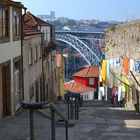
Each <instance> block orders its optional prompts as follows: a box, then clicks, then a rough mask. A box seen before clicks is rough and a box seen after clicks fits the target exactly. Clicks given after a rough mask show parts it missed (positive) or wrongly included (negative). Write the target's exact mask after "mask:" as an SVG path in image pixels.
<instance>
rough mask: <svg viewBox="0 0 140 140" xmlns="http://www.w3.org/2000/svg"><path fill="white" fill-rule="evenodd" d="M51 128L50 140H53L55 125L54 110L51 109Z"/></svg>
mask: <svg viewBox="0 0 140 140" xmlns="http://www.w3.org/2000/svg"><path fill="white" fill-rule="evenodd" d="M51 125H52V126H51V127H52V140H55V129H56V124H55V110H54V109H51Z"/></svg>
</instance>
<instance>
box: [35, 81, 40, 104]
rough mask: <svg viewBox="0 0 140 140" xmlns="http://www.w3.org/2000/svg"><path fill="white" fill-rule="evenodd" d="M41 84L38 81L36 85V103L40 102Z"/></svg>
mask: <svg viewBox="0 0 140 140" xmlns="http://www.w3.org/2000/svg"><path fill="white" fill-rule="evenodd" d="M38 86H39V84H38V81H37V82H36V84H35V87H36V102H39V88H38Z"/></svg>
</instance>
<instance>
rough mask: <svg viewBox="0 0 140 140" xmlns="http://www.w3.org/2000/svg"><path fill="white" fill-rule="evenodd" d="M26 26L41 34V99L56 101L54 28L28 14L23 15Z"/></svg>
mask: <svg viewBox="0 0 140 140" xmlns="http://www.w3.org/2000/svg"><path fill="white" fill-rule="evenodd" d="M24 21H25V22H26V24H27V25H29V26H32V27H33V28H35V29H37V30H40V31H41V32H42V34H43V35H42V46H43V51H42V53H43V58H42V59H43V94H44V95H43V99H44V100H47V99H49V100H55V99H56V63H55V56H56V44H55V36H54V27H53V26H52V25H51V24H49V23H47V22H45V21H43V20H41V19H39V18H38V17H36V16H34V15H33V14H31V13H30V12H27V13H26V14H25V20H24Z"/></svg>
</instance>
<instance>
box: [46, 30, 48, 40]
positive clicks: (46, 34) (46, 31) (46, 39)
mask: <svg viewBox="0 0 140 140" xmlns="http://www.w3.org/2000/svg"><path fill="white" fill-rule="evenodd" d="M47 39H48V36H47V30H46V41H48V40H47Z"/></svg>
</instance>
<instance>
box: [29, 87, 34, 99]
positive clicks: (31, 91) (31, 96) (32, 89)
mask: <svg viewBox="0 0 140 140" xmlns="http://www.w3.org/2000/svg"><path fill="white" fill-rule="evenodd" d="M29 95H30V97H29V98H30V101H31V100H32V98H33V97H34V86H31V87H30V91H29Z"/></svg>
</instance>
